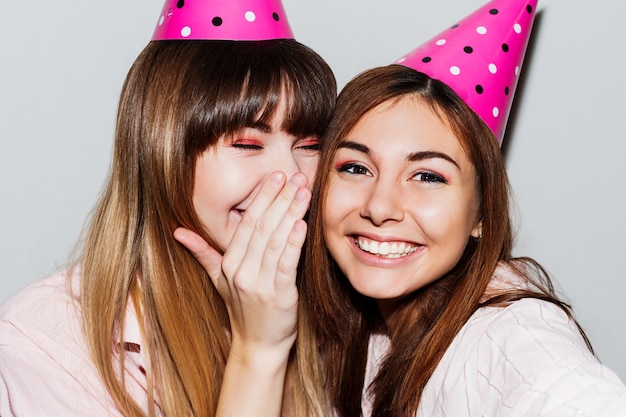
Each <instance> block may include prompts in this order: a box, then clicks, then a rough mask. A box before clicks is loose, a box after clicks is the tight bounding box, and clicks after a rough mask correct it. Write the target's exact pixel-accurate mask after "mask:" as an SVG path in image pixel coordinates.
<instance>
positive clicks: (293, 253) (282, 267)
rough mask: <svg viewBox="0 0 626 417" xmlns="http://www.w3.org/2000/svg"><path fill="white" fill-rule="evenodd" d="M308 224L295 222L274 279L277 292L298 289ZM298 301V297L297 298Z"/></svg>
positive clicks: (283, 292)
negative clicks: (298, 276) (297, 277)
mask: <svg viewBox="0 0 626 417" xmlns="http://www.w3.org/2000/svg"><path fill="white" fill-rule="evenodd" d="M306 231H307V225H306V223H305V222H304V220H300V221H297V222H296V224H294V226H293V229H292V230H291V233H290V234H289V238H288V240H287V245H286V246H285V250H284V251H283V253H282V255H281V257H280V259H279V261H278V267H277V271H276V279H275V281H274V289H275V291H276V293H277V294H279V295H281V294H287V295H288V294H289V293H291V292H293V291H295V295H296V296H297V289H296V275H297V272H298V263H299V262H300V254H301V253H302V247H303V246H304V241H305V239H306ZM296 301H297V298H296Z"/></svg>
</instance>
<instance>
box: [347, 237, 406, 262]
mask: <svg viewBox="0 0 626 417" xmlns="http://www.w3.org/2000/svg"><path fill="white" fill-rule="evenodd" d="M354 243H356V245H357V246H358V247H359V248H360V249H361V250H363V251H365V252H369V253H372V254H374V255H379V256H383V257H385V258H400V257H402V256H406V255H408V254H411V253H413V252H415V251H416V250H417V246H416V245H411V244H410V243H407V242H377V241H375V240H370V239H366V238H364V237H358V238H355V239H354Z"/></svg>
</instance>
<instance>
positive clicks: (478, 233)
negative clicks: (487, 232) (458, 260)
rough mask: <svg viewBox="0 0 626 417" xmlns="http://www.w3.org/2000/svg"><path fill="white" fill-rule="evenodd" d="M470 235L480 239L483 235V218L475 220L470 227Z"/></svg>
mask: <svg viewBox="0 0 626 417" xmlns="http://www.w3.org/2000/svg"><path fill="white" fill-rule="evenodd" d="M470 235H471V236H472V237H473V238H474V239H480V238H482V237H483V220H482V219H480V220H478V221H477V222H476V224H475V225H474V227H473V228H472V232H471V233H470Z"/></svg>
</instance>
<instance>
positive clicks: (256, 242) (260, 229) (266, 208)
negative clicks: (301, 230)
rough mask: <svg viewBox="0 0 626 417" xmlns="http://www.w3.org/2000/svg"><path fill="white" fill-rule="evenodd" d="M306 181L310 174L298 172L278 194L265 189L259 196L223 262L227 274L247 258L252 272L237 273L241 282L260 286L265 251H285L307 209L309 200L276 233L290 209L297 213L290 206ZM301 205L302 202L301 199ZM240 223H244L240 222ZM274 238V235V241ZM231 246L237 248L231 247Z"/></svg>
mask: <svg viewBox="0 0 626 417" xmlns="http://www.w3.org/2000/svg"><path fill="white" fill-rule="evenodd" d="M306 182H307V178H306V176H305V175H304V174H302V173H297V174H295V175H294V176H293V177H292V178H291V179H290V180H289V182H287V183H286V184H285V185H284V186H283V187H282V189H281V191H280V193H278V195H274V196H273V198H269V193H264V194H265V195H264V196H262V197H259V196H257V197H256V198H255V200H254V201H253V203H251V205H250V207H249V208H248V209H247V210H246V213H245V214H244V217H245V218H246V219H247V220H246V224H247V226H246V227H238V230H237V231H236V232H235V233H236V236H233V240H231V243H230V245H229V249H228V250H227V252H226V254H225V256H224V262H223V269H224V271H225V273H226V274H227V275H229V274H230V275H233V273H234V272H235V271H234V270H233V269H231V268H235V265H236V267H237V268H238V267H239V266H240V265H241V264H242V263H244V262H245V264H246V265H245V267H246V269H245V271H247V272H249V273H244V274H239V273H238V274H237V275H238V276H239V277H240V278H239V282H238V284H239V285H242V286H251V287H254V286H256V285H257V282H258V280H259V279H262V278H261V275H260V274H259V271H260V269H261V263H262V260H263V257H264V253H265V252H266V251H267V250H270V251H274V252H276V253H277V254H280V253H281V252H282V250H283V248H284V245H285V242H286V239H287V236H288V234H289V230H291V228H292V227H293V223H294V222H295V221H296V220H297V219H298V218H302V217H303V216H304V214H305V213H306V209H307V207H308V201H307V202H306V204H304V206H303V207H302V208H300V209H299V210H298V212H297V214H292V215H291V216H290V219H289V220H288V222H289V224H287V225H283V226H282V227H283V228H284V230H283V231H282V232H280V233H278V234H276V229H277V228H278V227H279V225H281V222H284V221H285V217H286V213H288V212H289V211H290V210H291V211H292V212H293V213H295V211H296V210H295V209H293V208H290V206H291V205H292V204H293V201H294V198H295V196H296V193H297V192H298V189H299V188H303V189H304V190H306V188H304V187H303V186H304V185H306ZM263 188H265V187H263ZM307 191H308V190H307ZM270 192H271V191H270ZM259 194H261V193H259ZM300 205H302V204H301V203H300ZM252 219H254V227H251V226H252V224H251V223H252V221H251V220H252ZM242 223H243V219H242ZM240 226H243V225H241V224H240ZM270 239H272V241H271V242H270ZM231 247H232V248H234V249H235V250H231ZM276 259H277V258H276ZM245 271H244V272H245ZM272 276H273V275H272Z"/></svg>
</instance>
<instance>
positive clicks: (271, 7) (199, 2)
mask: <svg viewBox="0 0 626 417" xmlns="http://www.w3.org/2000/svg"><path fill="white" fill-rule="evenodd" d="M170 39H205V40H207V39H208V40H233V41H260V40H267V39H293V33H292V31H291V28H290V27H289V22H288V21H287V15H286V14H285V9H284V8H283V5H282V3H281V1H280V0H187V1H184V0H165V5H164V6H163V12H162V13H161V16H160V18H159V23H158V24H157V27H156V29H155V31H154V35H152V40H154V41H158V40H170Z"/></svg>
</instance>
